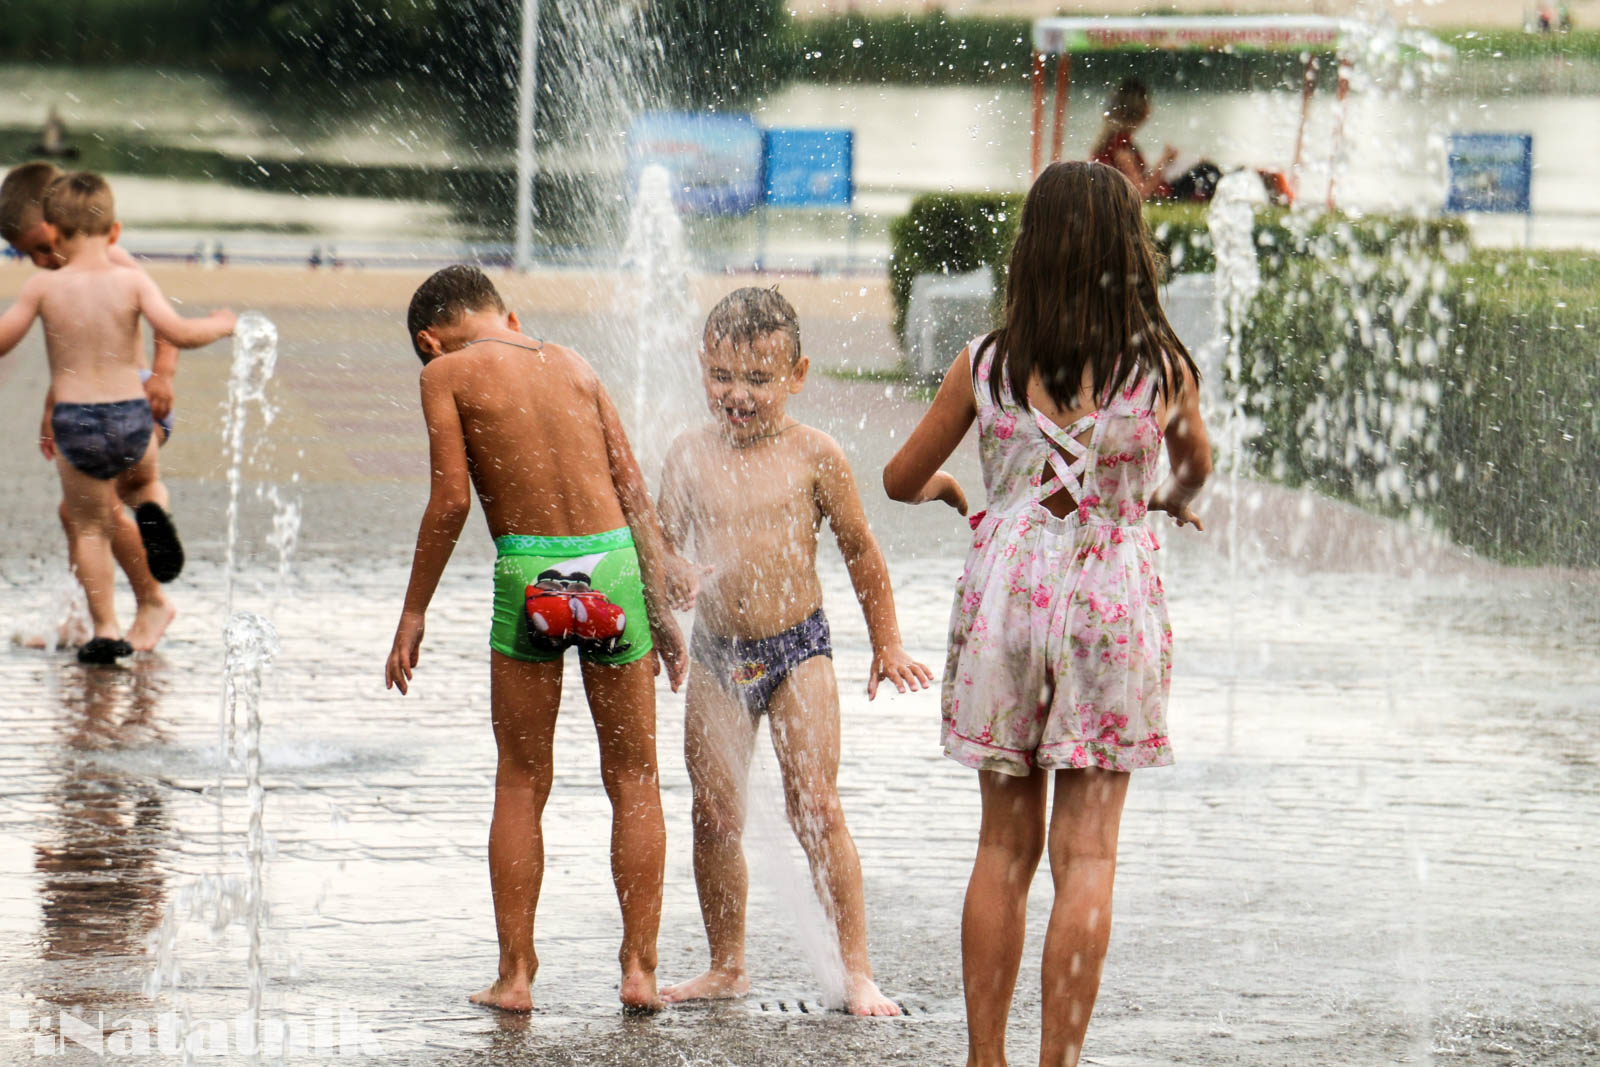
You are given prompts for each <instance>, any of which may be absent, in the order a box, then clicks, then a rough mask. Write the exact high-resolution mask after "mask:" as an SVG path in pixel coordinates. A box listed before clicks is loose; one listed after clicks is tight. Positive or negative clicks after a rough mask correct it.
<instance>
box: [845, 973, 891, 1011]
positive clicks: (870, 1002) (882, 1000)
mask: <svg viewBox="0 0 1600 1067" xmlns="http://www.w3.org/2000/svg"><path fill="white" fill-rule="evenodd" d="M845 981H846V989H845V995H844V1010H845V1011H847V1012H849V1013H850V1014H851V1015H882V1016H889V1015H899V1014H900V1005H898V1004H896V1003H895V1002H894V1001H892V1000H890V999H889V998H888V997H886V996H884V995H883V993H882V992H881V991H879V989H878V983H876V982H874V981H873V980H872V979H870V978H847V979H846V980H845Z"/></svg>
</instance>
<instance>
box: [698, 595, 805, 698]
mask: <svg viewBox="0 0 1600 1067" xmlns="http://www.w3.org/2000/svg"><path fill="white" fill-rule="evenodd" d="M689 654H690V655H691V656H693V657H694V659H695V661H696V662H698V663H699V664H700V665H701V666H703V667H705V668H706V669H707V670H709V671H710V672H711V675H712V677H714V678H716V679H717V681H718V682H719V683H720V684H721V685H722V688H723V689H725V690H727V691H728V692H729V693H730V694H732V695H733V696H736V697H738V698H739V699H740V700H742V701H743V702H744V706H745V707H746V708H748V709H749V710H750V712H751V714H753V715H760V714H761V713H763V712H765V711H766V710H767V704H768V703H770V702H771V700H772V694H773V693H776V692H777V691H778V686H780V685H782V684H783V680H784V679H785V678H787V677H789V672H790V671H792V670H794V669H795V668H796V667H798V666H800V664H802V663H804V662H805V661H806V660H808V659H810V658H811V657H813V656H827V657H828V658H829V659H832V658H833V641H832V638H831V637H830V635H829V633H828V617H827V616H826V615H824V614H823V613H822V609H821V608H818V609H817V610H816V611H815V612H813V613H812V614H811V616H810V617H809V618H807V619H805V620H804V621H803V622H799V623H796V624H795V625H793V626H791V627H789V629H787V630H785V631H783V633H781V634H774V635H773V636H771V637H758V638H754V639H751V640H740V639H738V638H733V637H719V636H717V635H716V634H713V633H710V632H709V631H707V630H703V629H701V628H700V627H698V626H697V627H695V630H694V636H693V638H691V639H690V641H689Z"/></svg>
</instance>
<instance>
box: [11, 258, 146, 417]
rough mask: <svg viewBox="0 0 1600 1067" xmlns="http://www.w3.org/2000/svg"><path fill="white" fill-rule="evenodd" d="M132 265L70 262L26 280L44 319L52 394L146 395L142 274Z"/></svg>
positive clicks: (90, 397)
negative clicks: (141, 332) (141, 374)
mask: <svg viewBox="0 0 1600 1067" xmlns="http://www.w3.org/2000/svg"><path fill="white" fill-rule="evenodd" d="M146 277H147V276H146V275H145V274H144V273H143V272H142V271H139V270H135V269H133V268H130V267H120V266H116V265H113V264H110V263H100V264H89V265H80V264H77V263H69V264H67V265H66V266H64V267H62V268H61V269H60V270H56V271H49V272H42V273H39V274H36V275H34V276H33V277H32V278H30V279H29V280H28V287H30V288H33V289H34V290H35V291H36V293H37V299H38V308H39V317H40V318H41V319H43V320H44V336H45V347H46V350H47V351H48V353H49V357H50V379H51V382H52V384H53V385H54V386H55V398H56V400H57V401H60V402H63V403H69V404H71V403H98V402H103V401H111V400H125V399H129V398H132V397H139V396H143V395H144V383H143V382H142V381H141V380H140V378H139V370H140V368H141V367H142V366H143V360H142V358H141V357H140V353H139V339H140V338H139V313H140V310H141V304H142V302H143V301H142V299H141V297H142V295H143V294H142V288H143V287H142V286H141V285H140V281H141V279H144V278H146Z"/></svg>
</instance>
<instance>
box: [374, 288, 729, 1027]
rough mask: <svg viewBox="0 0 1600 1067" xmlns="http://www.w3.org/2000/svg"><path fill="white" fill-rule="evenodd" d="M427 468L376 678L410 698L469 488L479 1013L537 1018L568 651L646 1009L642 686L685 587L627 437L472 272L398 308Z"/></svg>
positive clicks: (638, 1003)
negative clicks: (548, 810)
mask: <svg viewBox="0 0 1600 1067" xmlns="http://www.w3.org/2000/svg"><path fill="white" fill-rule="evenodd" d="M406 328H407V331H408V332H409V333H410V335H411V342H412V346H413V347H414V348H415V349H416V352H417V355H418V356H419V357H420V358H421V360H422V362H423V369H422V411H423V415H424V416H425V418H426V420H427V424H428V445H429V457H430V466H431V468H432V471H433V481H432V489H431V491H430V493H429V496H428V506H427V509H426V511H424V513H423V517H422V526H421V529H420V530H419V531H418V533H417V548H416V555H415V557H414V559H413V562H412V567H411V583H410V585H409V586H408V587H407V589H406V600H405V608H404V610H403V611H402V612H401V615H400V625H399V626H398V628H397V629H396V630H395V635H394V645H393V648H392V649H391V651H390V653H389V659H388V663H387V666H386V669H385V680H386V683H387V684H388V685H389V686H398V687H399V689H400V692H401V693H405V692H406V691H407V689H408V687H409V683H410V681H411V677H412V672H413V671H414V670H415V668H416V665H417V656H418V651H419V649H420V647H421V644H422V635H423V616H424V614H425V613H426V611H427V608H428V603H429V601H431V600H432V598H433V593H434V590H435V589H436V588H437V587H438V584H439V578H440V575H441V574H442V573H443V572H444V567H445V564H446V563H447V562H448V561H449V558H450V553H451V551H452V550H453V549H454V548H455V544H456V540H457V539H458V538H459V537H460V535H461V529H462V526H463V525H464V524H465V523H466V519H467V512H468V510H469V509H470V508H471V494H470V491H469V488H468V487H469V485H471V486H473V487H475V488H476V489H477V492H478V499H479V501H480V502H481V503H482V505H483V512H484V517H485V518H486V519H487V520H488V524H489V533H490V534H491V536H493V537H494V539H495V545H496V548H497V549H498V559H497V561H496V563H495V579H494V585H495V593H494V622H493V625H492V627H491V629H490V638H489V645H490V649H491V652H490V655H489V661H490V666H489V679H490V704H491V709H492V718H493V720H494V734H495V743H496V746H497V747H498V749H499V762H498V766H497V769H496V773H495V800H494V818H493V821H492V822H491V824H490V829H489V882H490V886H491V888H492V890H493V892H494V911H495V929H496V933H497V934H498V936H499V941H500V972H499V977H498V979H497V980H496V981H495V982H494V983H493V984H491V985H490V986H489V987H488V988H486V989H484V990H482V991H481V992H479V993H476V994H474V995H473V996H472V997H471V1000H472V1002H473V1003H475V1004H483V1005H487V1006H490V1007H495V1008H502V1009H505V1010H508V1011H529V1010H531V1009H532V1007H533V1000H532V994H531V989H530V987H531V985H532V982H533V977H534V972H535V970H536V969H537V967H538V959H537V957H536V955H535V954H534V947H533V920H534V909H535V907H536V906H537V904H538V899H539V886H540V882H541V879H542V877H543V874H544V843H543V838H542V837H541V833H540V820H541V817H542V815H543V812H544V805H545V801H546V799H547V798H548V797H549V795H550V784H551V779H552V763H551V747H552V741H553V738H554V734H555V722H556V708H557V705H558V704H559V703H560V700H561V670H562V654H563V653H564V652H565V650H566V649H567V648H569V647H576V648H577V649H578V655H579V660H580V661H581V667H582V671H583V683H584V689H585V691H586V693H587V694H588V698H589V708H590V712H591V714H592V715H593V717H594V722H595V728H596V733H597V734H598V735H599V739H600V774H601V778H602V779H603V780H604V784H605V789H606V794H607V796H608V797H609V798H610V800H611V807H612V827H611V871H612V877H613V879H614V881H615V882H616V888H617V898H618V900H619V901H620V902H621V904H622V952H621V962H622V987H621V997H622V1002H623V1004H624V1005H626V1006H629V1007H631V1008H646V1009H652V1008H656V1007H659V1006H660V1005H661V1000H660V997H659V996H658V995H657V993H656V978H655V968H656V932H657V929H658V928H659V926H660V922H661V879H662V872H663V867H664V861H665V853H666V833H665V829H664V827H663V824H662V818H661V796H660V790H659V786H658V782H657V774H656V741H655V681H654V675H656V674H657V673H659V669H660V668H659V665H658V661H660V662H664V663H665V664H666V668H667V674H668V677H669V679H670V681H671V683H672V688H673V689H674V690H676V689H677V688H678V686H679V685H680V684H681V683H682V681H683V676H684V672H685V670H686V668H687V661H688V652H687V648H686V646H685V643H684V640H683V634H682V633H681V632H680V631H679V629H678V625H677V623H676V622H674V621H673V618H672V614H671V612H670V611H669V610H668V604H669V603H673V604H675V605H677V606H682V607H687V606H689V605H690V604H692V602H693V599H694V595H695V592H696V588H697V580H696V576H695V575H696V572H695V570H694V568H693V567H691V566H690V565H689V564H688V563H687V562H686V561H684V560H683V559H682V558H681V557H679V556H678V555H677V554H676V553H675V552H674V551H673V550H672V549H671V547H670V546H669V545H668V543H667V540H666V537H665V535H664V534H663V532H662V529H661V523H660V521H659V519H657V517H656V513H655V508H654V506H653V504H652V503H651V500H650V495H649V492H648V490H647V488H646V486H645V482H644V478H643V477H642V476H641V475H640V473H639V468H638V465H637V464H636V463H635V462H634V458H633V452H632V450H631V449H630V447H629V445H628V439H627V436H626V435H625V434H624V433H623V430H622V422H621V420H620V419H619V418H618V416H617V410H616V408H615V407H614V406H613V405H612V403H611V399H610V398H609V397H608V396H607V395H606V391H605V389H604V388H602V386H601V385H600V382H599V380H598V379H597V378H596V377H595V374H594V371H593V370H591V369H590V367H589V365H588V364H587V363H586V362H584V360H583V358H582V357H581V356H579V355H578V354H577V353H576V352H573V351H571V350H569V349H566V348H563V347H561V346H560V345H556V344H551V343H548V342H544V341H539V340H535V339H533V338H530V337H528V336H526V335H524V334H523V333H522V332H521V327H520V324H519V323H518V322H517V317H516V315H515V314H513V313H508V312H507V311H506V308H505V304H504V303H503V302H502V301H501V299H500V294H499V293H498V292H496V291H495V288H494V285H493V283H492V282H490V281H489V279H488V278H487V277H485V276H484V274H483V272H482V271H479V270H478V269H476V268H474V267H466V266H455V267H446V268H445V269H444V270H441V271H439V272H438V273H436V274H434V275H433V276H432V277H430V278H429V279H428V280H427V281H426V282H424V283H423V284H422V286H421V287H420V288H419V289H418V290H417V291H416V294H415V295H414V296H413V297H412V298H411V307H410V310H409V312H408V314H407V321H406Z"/></svg>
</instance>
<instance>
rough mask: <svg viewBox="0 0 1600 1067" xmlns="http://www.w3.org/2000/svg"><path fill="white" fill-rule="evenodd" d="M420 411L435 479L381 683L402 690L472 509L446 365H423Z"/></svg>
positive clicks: (458, 418) (463, 447)
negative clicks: (425, 619)
mask: <svg viewBox="0 0 1600 1067" xmlns="http://www.w3.org/2000/svg"><path fill="white" fill-rule="evenodd" d="M422 414H423V417H424V418H425V419H427V422H428V462H429V465H430V466H431V467H432V469H433V480H432V483H431V486H430V488H429V490H428V506H427V508H426V509H424V510H423V512H422V526H421V527H420V528H419V529H418V530H417V550H416V553H415V555H413V556H412V559H411V582H410V584H409V585H407V586H406V603H405V607H404V608H403V609H402V610H401V612H400V625H399V626H397V627H395V631H394V645H393V646H392V647H391V648H390V650H389V661H388V663H387V665H386V666H385V668H384V687H385V688H393V687H395V686H399V687H400V692H401V693H405V692H406V691H407V689H408V683H409V682H410V681H411V672H412V671H414V670H415V669H416V666H417V655H418V652H419V650H420V649H421V647H422V629H423V617H424V616H425V615H426V614H427V612H428V604H429V603H431V602H432V600H433V592H434V590H435V589H437V588H439V577H440V576H441V575H442V574H444V566H445V564H446V563H448V562H450V553H451V552H453V551H455V547H456V541H457V540H458V539H459V538H460V537H461V528H462V527H463V526H465V525H466V522H467V514H468V513H469V512H470V511H471V510H472V479H471V477H470V475H469V474H468V471H467V442H466V438H465V437H464V436H463V435H462V432H461V415H460V413H458V412H457V411H456V400H455V395H454V394H453V393H452V392H451V389H450V382H449V380H448V378H447V376H446V373H445V369H444V368H442V367H440V366H439V365H438V364H434V365H432V366H428V367H424V368H423V370H422Z"/></svg>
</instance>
